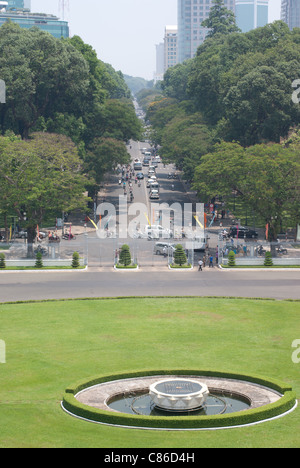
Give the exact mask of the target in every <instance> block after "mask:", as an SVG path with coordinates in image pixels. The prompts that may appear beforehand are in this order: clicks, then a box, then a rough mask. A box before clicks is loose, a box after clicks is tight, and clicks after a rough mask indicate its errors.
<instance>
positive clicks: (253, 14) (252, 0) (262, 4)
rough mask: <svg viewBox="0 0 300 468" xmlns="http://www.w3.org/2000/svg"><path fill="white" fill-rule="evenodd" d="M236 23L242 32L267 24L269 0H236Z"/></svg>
mask: <svg viewBox="0 0 300 468" xmlns="http://www.w3.org/2000/svg"><path fill="white" fill-rule="evenodd" d="M235 14H236V24H237V26H238V27H239V28H240V29H241V30H242V32H243V33H245V32H248V31H251V30H252V29H256V28H260V27H262V26H265V25H266V24H268V19H269V0H236V1H235Z"/></svg>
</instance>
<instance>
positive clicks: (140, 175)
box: [136, 172, 144, 180]
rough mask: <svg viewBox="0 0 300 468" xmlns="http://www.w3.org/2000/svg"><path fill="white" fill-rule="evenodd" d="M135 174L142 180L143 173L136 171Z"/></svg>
mask: <svg viewBox="0 0 300 468" xmlns="http://www.w3.org/2000/svg"><path fill="white" fill-rule="evenodd" d="M136 176H137V178H138V179H139V180H142V179H143V178H144V174H143V173H142V172H138V173H137V175H136Z"/></svg>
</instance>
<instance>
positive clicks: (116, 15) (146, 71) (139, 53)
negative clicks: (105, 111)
mask: <svg viewBox="0 0 300 468" xmlns="http://www.w3.org/2000/svg"><path fill="white" fill-rule="evenodd" d="M60 3H61V2H60V1H59V0H31V10H32V11H33V12H36V13H41V12H43V13H52V14H54V15H58V16H59V17H62V9H61V8H59V4H60ZM65 3H66V4H69V7H68V8H66V10H65V19H67V20H68V21H69V25H70V33H71V36H73V35H78V36H80V37H81V38H82V39H83V40H84V42H86V43H88V44H90V45H91V46H92V47H93V48H94V49H95V50H96V51H97V54H98V57H99V59H101V60H103V61H104V62H107V63H110V64H111V65H112V66H113V67H114V68H115V69H116V70H121V71H122V72H123V73H125V74H127V75H132V76H142V77H143V78H146V79H148V80H151V79H152V78H153V73H154V71H155V57H156V56H155V44H158V43H159V42H162V40H163V36H164V29H165V26H166V25H173V24H177V0H68V1H65ZM280 5H281V0H269V22H272V21H274V20H276V19H280Z"/></svg>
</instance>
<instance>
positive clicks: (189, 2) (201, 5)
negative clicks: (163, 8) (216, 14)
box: [178, 0, 235, 63]
mask: <svg viewBox="0 0 300 468" xmlns="http://www.w3.org/2000/svg"><path fill="white" fill-rule="evenodd" d="M224 5H225V7H226V8H228V10H232V11H233V12H234V11H235V0H224ZM212 6H213V1H212V0H178V62H179V63H182V62H183V61H184V60H186V59H190V58H193V57H194V56H195V55H196V52H197V49H198V47H199V45H201V44H202V43H203V42H204V40H205V38H206V35H207V32H208V29H206V28H203V27H202V26H201V24H202V22H203V21H204V20H205V19H206V18H208V16H209V13H210V9H211V7H212Z"/></svg>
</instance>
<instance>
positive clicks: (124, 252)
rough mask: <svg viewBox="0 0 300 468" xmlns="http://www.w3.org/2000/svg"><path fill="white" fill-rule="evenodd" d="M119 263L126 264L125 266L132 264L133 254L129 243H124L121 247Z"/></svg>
mask: <svg viewBox="0 0 300 468" xmlns="http://www.w3.org/2000/svg"><path fill="white" fill-rule="evenodd" d="M119 263H120V264H121V265H124V266H125V267H127V266H129V265H131V254H130V249H129V245H127V244H124V245H123V246H122V248H121V252H120V257H119Z"/></svg>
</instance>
